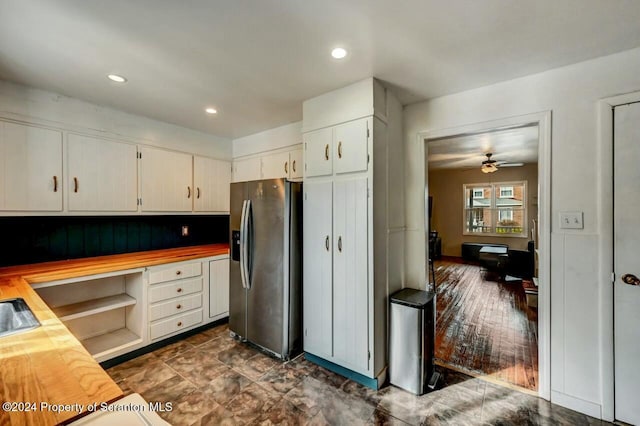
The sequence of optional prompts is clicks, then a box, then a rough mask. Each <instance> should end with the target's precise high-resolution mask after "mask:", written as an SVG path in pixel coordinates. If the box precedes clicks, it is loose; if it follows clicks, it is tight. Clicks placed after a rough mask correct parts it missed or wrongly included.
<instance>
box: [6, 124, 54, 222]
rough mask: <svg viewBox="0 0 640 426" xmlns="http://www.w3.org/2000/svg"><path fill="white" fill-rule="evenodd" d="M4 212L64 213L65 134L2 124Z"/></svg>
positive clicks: (19, 125) (20, 125)
mask: <svg viewBox="0 0 640 426" xmlns="http://www.w3.org/2000/svg"><path fill="white" fill-rule="evenodd" d="M0 179H1V180H0V210H13V211H19V210H24V211H61V210H62V133H60V132H58V131H55V130H49V129H42V128H39V127H33V126H25V125H22V124H16V123H8V122H0Z"/></svg>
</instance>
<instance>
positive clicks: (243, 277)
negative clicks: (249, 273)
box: [240, 200, 247, 288]
mask: <svg viewBox="0 0 640 426" xmlns="http://www.w3.org/2000/svg"><path fill="white" fill-rule="evenodd" d="M246 217H247V200H244V201H243V202H242V213H241V214H240V281H241V283H242V288H247V277H246V275H245V271H246V268H245V265H246V263H247V258H246V254H245V247H246V246H247V242H246V239H247V221H246Z"/></svg>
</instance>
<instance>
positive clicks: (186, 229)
mask: <svg viewBox="0 0 640 426" xmlns="http://www.w3.org/2000/svg"><path fill="white" fill-rule="evenodd" d="M182 236H183V237H188V236H189V225H182Z"/></svg>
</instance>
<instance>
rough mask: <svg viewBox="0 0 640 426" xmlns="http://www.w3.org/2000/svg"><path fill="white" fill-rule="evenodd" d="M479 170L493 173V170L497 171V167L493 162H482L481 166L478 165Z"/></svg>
mask: <svg viewBox="0 0 640 426" xmlns="http://www.w3.org/2000/svg"><path fill="white" fill-rule="evenodd" d="M480 171H482V173H493V172H497V171H498V168H497V167H496V165H495V164H492V163H489V164H483V165H482V167H480Z"/></svg>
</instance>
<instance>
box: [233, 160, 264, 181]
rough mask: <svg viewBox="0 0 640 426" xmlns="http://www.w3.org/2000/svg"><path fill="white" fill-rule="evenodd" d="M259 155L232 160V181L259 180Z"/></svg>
mask: <svg viewBox="0 0 640 426" xmlns="http://www.w3.org/2000/svg"><path fill="white" fill-rule="evenodd" d="M261 168H262V165H261V162H260V157H255V158H247V159H243V160H236V161H234V162H233V182H246V181H250V180H260V179H261V176H262V172H261Z"/></svg>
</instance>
